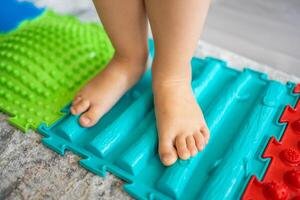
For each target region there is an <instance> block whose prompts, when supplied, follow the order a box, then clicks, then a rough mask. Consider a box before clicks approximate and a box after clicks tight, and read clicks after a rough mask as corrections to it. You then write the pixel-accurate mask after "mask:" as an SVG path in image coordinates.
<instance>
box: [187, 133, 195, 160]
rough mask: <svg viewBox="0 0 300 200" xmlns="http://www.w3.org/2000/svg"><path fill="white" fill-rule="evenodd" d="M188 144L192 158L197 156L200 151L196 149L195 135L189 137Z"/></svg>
mask: <svg viewBox="0 0 300 200" xmlns="http://www.w3.org/2000/svg"><path fill="white" fill-rule="evenodd" d="M186 144H187V148H188V149H189V151H190V154H191V156H193V157H194V156H195V155H196V154H197V153H198V149H197V147H196V143H195V139H194V137H193V135H189V136H188V137H187V138H186Z"/></svg>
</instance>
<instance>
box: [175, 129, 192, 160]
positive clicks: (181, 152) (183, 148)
mask: <svg viewBox="0 0 300 200" xmlns="http://www.w3.org/2000/svg"><path fill="white" fill-rule="evenodd" d="M176 149H177V153H178V156H179V157H180V158H181V159H183V160H187V159H189V158H190V151H189V150H188V148H187V145H186V137H185V136H183V135H179V136H177V137H176Z"/></svg>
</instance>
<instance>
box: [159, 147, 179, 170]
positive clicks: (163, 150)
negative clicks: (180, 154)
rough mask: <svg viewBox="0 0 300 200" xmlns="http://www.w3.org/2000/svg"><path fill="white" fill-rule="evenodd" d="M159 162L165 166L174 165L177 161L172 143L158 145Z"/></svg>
mask: <svg viewBox="0 0 300 200" xmlns="http://www.w3.org/2000/svg"><path fill="white" fill-rule="evenodd" d="M159 155H160V160H161V162H162V163H163V164H164V165H165V166H170V165H172V164H174V163H175V162H176V160H177V153H176V149H175V148H174V146H173V144H172V141H162V142H160V144H159Z"/></svg>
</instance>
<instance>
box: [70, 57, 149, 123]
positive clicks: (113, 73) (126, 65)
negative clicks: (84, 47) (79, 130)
mask: <svg viewBox="0 0 300 200" xmlns="http://www.w3.org/2000/svg"><path fill="white" fill-rule="evenodd" d="M146 55H147V54H146ZM146 55H145V56H144V57H143V58H142V59H136V60H134V61H132V60H129V59H121V58H118V57H117V56H115V57H114V58H113V59H112V60H111V61H110V63H109V64H108V66H107V67H106V68H105V69H104V70H103V71H102V72H101V73H99V74H97V75H96V76H95V77H94V78H93V79H92V80H91V81H90V82H89V83H87V84H86V85H85V86H84V87H83V88H82V89H81V90H80V91H79V92H78V94H77V95H76V97H75V98H74V101H73V104H72V107H71V109H70V110H71V113H72V114H73V115H78V114H81V113H83V114H82V115H81V117H80V119H79V122H80V124H81V125H82V126H84V127H90V126H93V125H95V124H96V123H97V121H98V120H99V119H100V118H101V117H102V116H103V115H104V114H105V113H106V112H107V111H108V110H109V109H110V108H111V107H112V106H113V105H114V104H115V103H116V102H117V101H118V100H119V98H120V97H121V96H122V95H123V94H124V93H125V92H126V91H127V90H128V89H129V88H130V87H132V86H133V85H134V84H135V83H136V82H137V81H138V80H139V79H140V77H141V75H142V74H143V73H144V71H145V69H146V68H145V64H146V58H147V56H146ZM139 60H141V61H139Z"/></svg>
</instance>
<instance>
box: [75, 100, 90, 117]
mask: <svg viewBox="0 0 300 200" xmlns="http://www.w3.org/2000/svg"><path fill="white" fill-rule="evenodd" d="M89 106H90V101H88V100H86V99H81V100H79V101H78V102H77V103H76V104H74V105H73V106H72V107H71V113H72V114H73V115H78V114H80V113H82V112H84V111H86V110H87V109H88V108H89Z"/></svg>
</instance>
